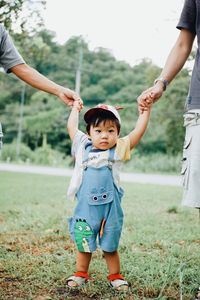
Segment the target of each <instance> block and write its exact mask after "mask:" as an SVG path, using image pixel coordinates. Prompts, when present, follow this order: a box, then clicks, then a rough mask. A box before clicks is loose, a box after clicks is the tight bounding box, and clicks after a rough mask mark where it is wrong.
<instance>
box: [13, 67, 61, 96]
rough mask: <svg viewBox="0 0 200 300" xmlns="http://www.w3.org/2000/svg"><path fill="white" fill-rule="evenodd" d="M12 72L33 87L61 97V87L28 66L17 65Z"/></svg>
mask: <svg viewBox="0 0 200 300" xmlns="http://www.w3.org/2000/svg"><path fill="white" fill-rule="evenodd" d="M11 71H12V72H13V73H14V74H15V75H16V76H17V77H19V78H20V79H21V80H23V81H25V82H26V83H28V84H29V85H31V86H32V87H34V88H37V89H39V90H42V91H44V92H48V93H50V94H53V95H56V96H59V91H60V88H61V86H60V85H58V84H56V83H54V82H53V81H51V80H49V79H48V78H47V77H45V76H43V75H42V74H40V73H39V72H38V71H36V70H35V69H33V68H31V67H30V66H28V65H27V64H20V65H17V66H15V67H13V68H12V69H11Z"/></svg>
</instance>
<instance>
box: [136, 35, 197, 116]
mask: <svg viewBox="0 0 200 300" xmlns="http://www.w3.org/2000/svg"><path fill="white" fill-rule="evenodd" d="M194 38H195V34H194V33H192V32H191V31H189V30H188V29H182V30H181V31H180V34H179V36H178V39H177V41H176V43H175V45H174V47H173V48H172V50H171V51H170V54H169V56H168V58H167V60H166V63H165V66H164V68H163V70H162V72H161V74H160V76H161V77H163V78H164V79H166V80H167V81H168V82H171V81H172V80H173V79H174V77H175V76H176V75H177V74H178V73H179V71H180V70H181V69H182V67H183V66H184V64H185V62H186V60H187V58H188V56H189V54H190V52H191V49H192V45H193V42H194ZM163 91H164V85H163V83H162V81H157V83H156V84H155V85H154V86H152V87H150V88H149V89H147V90H146V91H144V92H143V93H142V94H141V95H140V96H139V97H138V104H139V110H140V111H143V110H144V109H145V107H146V106H147V104H146V100H147V102H148V99H149V97H150V98H151V99H152V100H153V101H154V102H155V101H156V100H158V99H159V98H160V97H161V96H162V94H163Z"/></svg>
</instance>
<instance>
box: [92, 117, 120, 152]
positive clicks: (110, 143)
mask: <svg viewBox="0 0 200 300" xmlns="http://www.w3.org/2000/svg"><path fill="white" fill-rule="evenodd" d="M89 137H90V139H91V140H92V144H93V146H94V147H95V148H97V149H101V150H107V149H111V148H112V147H114V146H115V145H116V143H117V139H118V137H119V134H118V130H117V126H116V124H115V123H114V122H112V121H109V120H107V121H105V122H101V123H100V124H99V125H98V126H91V127H90V134H89Z"/></svg>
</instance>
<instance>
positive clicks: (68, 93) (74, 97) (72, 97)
mask: <svg viewBox="0 0 200 300" xmlns="http://www.w3.org/2000/svg"><path fill="white" fill-rule="evenodd" d="M57 96H58V97H59V98H60V100H61V101H63V102H64V103H65V104H67V105H68V106H73V102H74V101H79V102H80V103H81V105H83V101H82V99H81V98H80V96H79V95H78V94H77V93H76V92H74V91H73V90H70V89H68V88H64V87H62V86H61V87H60V88H59V91H58V94H57Z"/></svg>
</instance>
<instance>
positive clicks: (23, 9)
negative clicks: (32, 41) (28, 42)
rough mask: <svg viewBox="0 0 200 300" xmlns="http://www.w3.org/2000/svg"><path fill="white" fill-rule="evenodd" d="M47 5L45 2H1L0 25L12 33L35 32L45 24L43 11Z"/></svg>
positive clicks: (7, 0)
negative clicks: (17, 31) (42, 15)
mask: <svg viewBox="0 0 200 300" xmlns="http://www.w3.org/2000/svg"><path fill="white" fill-rule="evenodd" d="M45 4H46V1H44V0H36V1H34V0H15V1H13V0H6V1H5V0H1V1H0V23H3V24H4V25H5V27H6V28H7V29H9V30H11V31H16V30H19V29H21V31H28V32H32V31H35V28H36V27H40V26H41V25H42V24H43V22H42V18H41V9H42V8H43V7H44V6H45Z"/></svg>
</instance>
